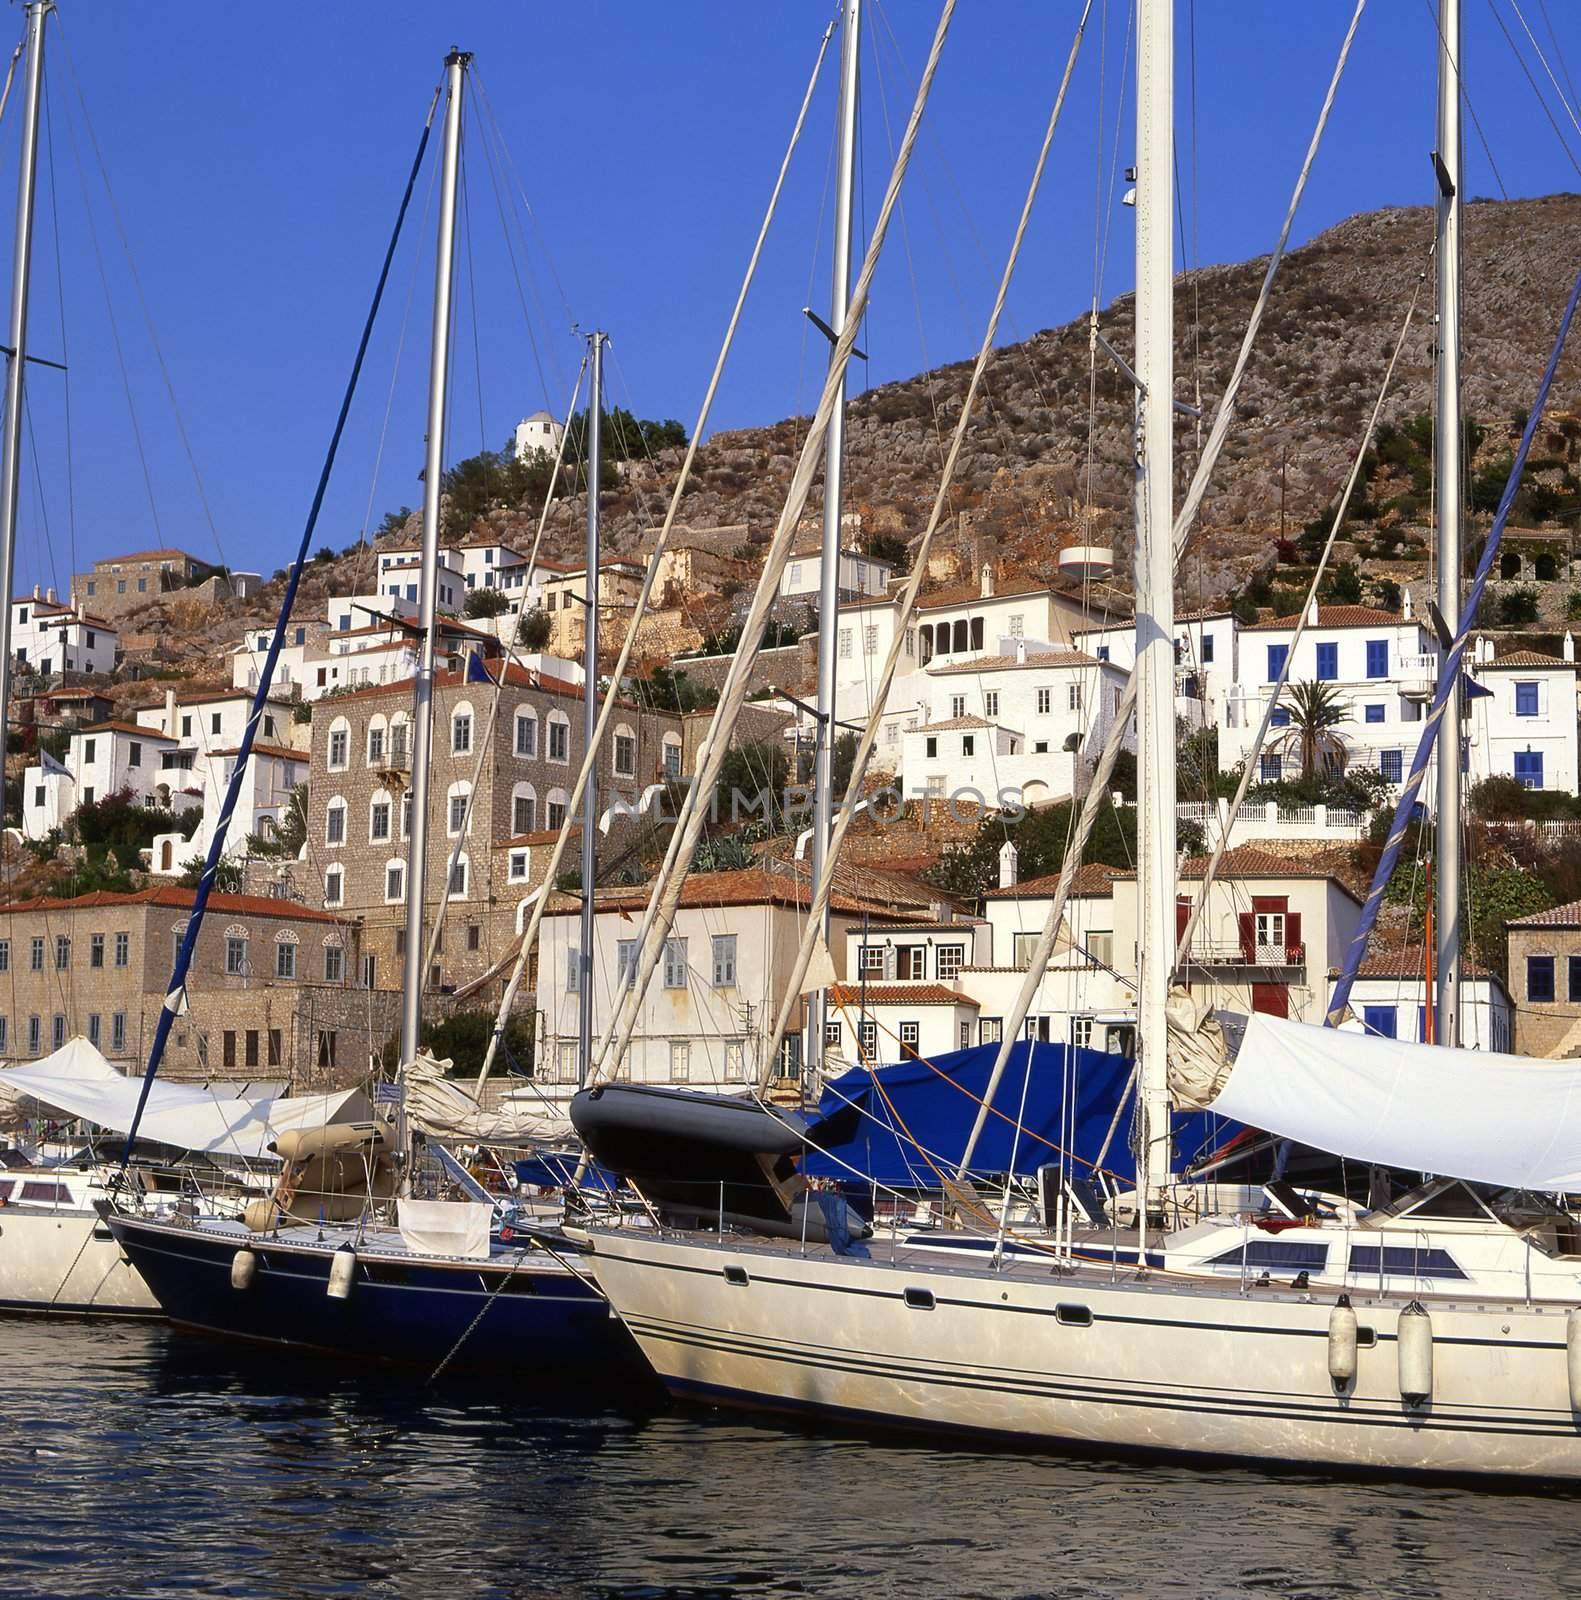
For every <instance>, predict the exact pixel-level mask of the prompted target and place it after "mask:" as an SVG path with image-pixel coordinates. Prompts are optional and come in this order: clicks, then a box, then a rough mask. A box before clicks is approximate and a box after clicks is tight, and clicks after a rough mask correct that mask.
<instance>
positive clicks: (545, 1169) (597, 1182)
mask: <svg viewBox="0 0 1581 1600" xmlns="http://www.w3.org/2000/svg"><path fill="white" fill-rule="evenodd" d="M577 1161H578V1157H577V1156H575V1155H570V1154H564V1153H561V1152H559V1151H555V1150H544V1151H540V1152H539V1153H538V1154H537V1155H535V1156H528V1157H527V1158H526V1159H525V1160H522V1161H515V1162H512V1163H511V1164H512V1165H513V1166H514V1167H515V1168H516V1181H517V1182H518V1183H530V1184H532V1185H533V1186H534V1187H535V1188H538V1189H569V1188H570V1187H571V1184H572V1181H573V1180H574V1179H575V1177H576V1168H577ZM581 1186H582V1188H584V1189H604V1190H607V1191H608V1192H609V1193H611V1194H613V1193H614V1192H615V1190H616V1189H618V1188H619V1187H620V1179H619V1178H617V1177H616V1176H615V1174H614V1173H613V1172H611V1171H610V1170H609V1168H608V1167H601V1166H599V1164H598V1163H597V1162H596V1161H590V1162H588V1164H587V1171H586V1172H584V1173H583V1174H582V1185H581Z"/></svg>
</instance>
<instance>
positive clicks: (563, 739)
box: [549, 718, 571, 762]
mask: <svg viewBox="0 0 1581 1600" xmlns="http://www.w3.org/2000/svg"><path fill="white" fill-rule="evenodd" d="M549 759H550V760H551V761H559V762H569V761H570V759H571V724H570V723H569V722H566V721H565V720H564V719H563V718H562V719H560V720H558V721H556V720H555V719H554V718H551V719H550V721H549Z"/></svg>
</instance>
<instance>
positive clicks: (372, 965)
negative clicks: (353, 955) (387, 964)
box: [362, 951, 379, 989]
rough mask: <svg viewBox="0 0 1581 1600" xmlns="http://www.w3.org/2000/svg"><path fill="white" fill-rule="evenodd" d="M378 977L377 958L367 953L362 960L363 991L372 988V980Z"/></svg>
mask: <svg viewBox="0 0 1581 1600" xmlns="http://www.w3.org/2000/svg"><path fill="white" fill-rule="evenodd" d="M378 975H379V958H378V957H377V956H376V955H374V954H373V952H372V951H369V952H368V954H367V955H365V956H364V957H363V958H362V986H363V988H364V989H371V988H373V986H374V984H373V980H374V979H375V978H376V977H378Z"/></svg>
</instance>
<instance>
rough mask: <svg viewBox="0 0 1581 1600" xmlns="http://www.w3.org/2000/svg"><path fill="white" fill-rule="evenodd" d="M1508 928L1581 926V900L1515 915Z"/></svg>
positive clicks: (1506, 924) (1507, 923) (1508, 923)
mask: <svg viewBox="0 0 1581 1600" xmlns="http://www.w3.org/2000/svg"><path fill="white" fill-rule="evenodd" d="M1504 926H1505V927H1506V928H1581V900H1567V901H1566V902H1565V904H1564V905H1562V906H1549V908H1548V909H1547V910H1546V911H1534V912H1532V913H1531V915H1530V916H1525V917H1515V918H1513V919H1512V920H1511V921H1509V922H1506V923H1505V924H1504Z"/></svg>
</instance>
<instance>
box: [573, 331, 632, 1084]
mask: <svg viewBox="0 0 1581 1600" xmlns="http://www.w3.org/2000/svg"><path fill="white" fill-rule="evenodd" d="M607 338H608V335H607V334H603V333H592V334H589V335H588V340H587V346H588V353H589V355H590V356H591V357H592V361H591V369H592V370H591V387H590V389H589V391H588V402H587V625H586V630H585V632H584V634H583V639H584V641H585V642H584V648H583V651H582V662H583V670H584V671H585V672H586V674H587V684H586V687H585V688H584V690H583V694H582V714H583V720H582V728H583V734H582V748H583V749H584V750H591V749H592V748H593V740H594V737H595V735H596V734H597V731H598V475H599V469H600V467H601V465H602V463H603V443H604V440H603V433H604V428H603V423H604V417H603V406H604V342H605V340H606V339H607ZM636 625H637V624H636V622H635V620H634V621H633V622H632V627H636ZM597 773H598V768H597V767H596V766H589V768H588V770H587V787H586V789H585V790H584V791H583V794H582V948H581V952H580V960H579V965H578V967H577V996H578V1007H577V1069H576V1081H577V1086H578V1087H579V1088H584V1089H585V1088H586V1087H587V1074H588V1064H589V1063H590V1062H591V1061H592V1059H593V871H594V868H593V840H594V839H595V837H596V836H597V835H596V832H595V829H596V825H597V823H598V788H597Z"/></svg>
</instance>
